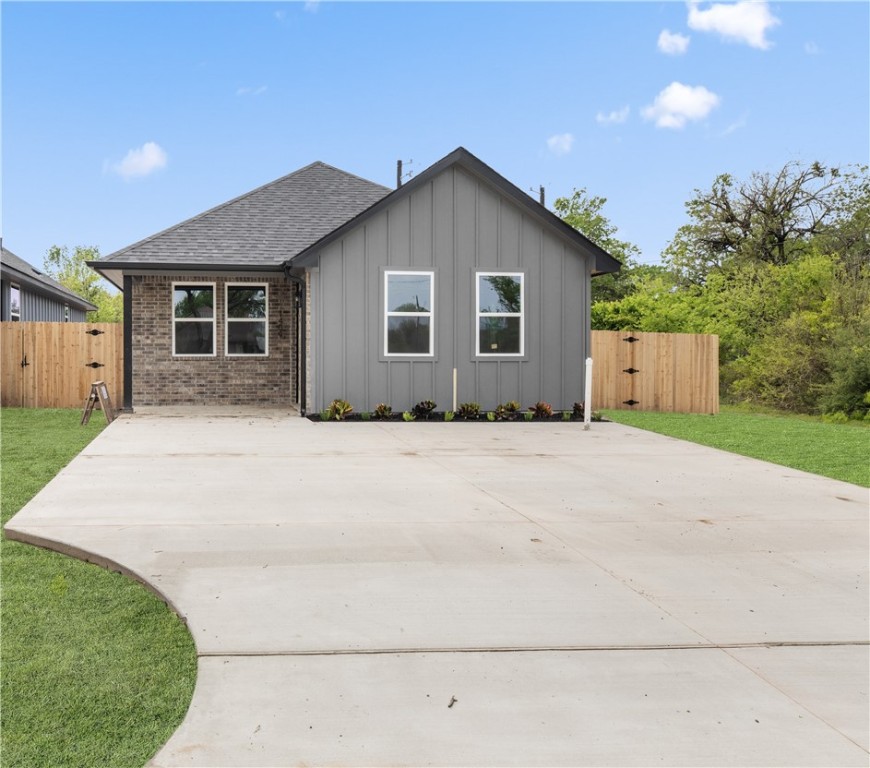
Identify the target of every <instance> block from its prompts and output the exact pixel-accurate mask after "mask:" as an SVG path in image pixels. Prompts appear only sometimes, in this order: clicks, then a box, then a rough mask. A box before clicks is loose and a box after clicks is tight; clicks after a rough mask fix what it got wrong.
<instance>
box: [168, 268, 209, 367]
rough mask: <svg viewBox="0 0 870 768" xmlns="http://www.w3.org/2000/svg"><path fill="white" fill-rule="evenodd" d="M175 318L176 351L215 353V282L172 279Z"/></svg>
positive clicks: (173, 347)
mask: <svg viewBox="0 0 870 768" xmlns="http://www.w3.org/2000/svg"><path fill="white" fill-rule="evenodd" d="M172 318H173V319H172V354H173V355H198V356H200V357H205V356H213V355H214V353H215V351H214V337H215V329H214V323H215V317H214V283H173V285H172Z"/></svg>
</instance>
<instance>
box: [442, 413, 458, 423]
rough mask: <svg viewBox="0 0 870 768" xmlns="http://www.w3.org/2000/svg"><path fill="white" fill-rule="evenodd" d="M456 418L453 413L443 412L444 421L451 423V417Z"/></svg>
mask: <svg viewBox="0 0 870 768" xmlns="http://www.w3.org/2000/svg"><path fill="white" fill-rule="evenodd" d="M454 416H456V414H455V413H453V411H444V421H453V417H454Z"/></svg>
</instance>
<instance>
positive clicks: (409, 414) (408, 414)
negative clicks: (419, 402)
mask: <svg viewBox="0 0 870 768" xmlns="http://www.w3.org/2000/svg"><path fill="white" fill-rule="evenodd" d="M416 420H417V416H416V414H415V413H414V412H413V411H403V412H402V421H416Z"/></svg>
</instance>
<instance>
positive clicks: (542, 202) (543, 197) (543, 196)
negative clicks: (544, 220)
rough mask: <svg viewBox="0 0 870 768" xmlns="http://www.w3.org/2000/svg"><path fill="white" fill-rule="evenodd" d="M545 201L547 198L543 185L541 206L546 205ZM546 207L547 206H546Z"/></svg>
mask: <svg viewBox="0 0 870 768" xmlns="http://www.w3.org/2000/svg"><path fill="white" fill-rule="evenodd" d="M545 199H546V196H545V195H544V187H543V185H542V186H541V205H545V203H544V200H545ZM545 207H546V206H545Z"/></svg>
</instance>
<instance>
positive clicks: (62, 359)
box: [0, 323, 124, 408]
mask: <svg viewBox="0 0 870 768" xmlns="http://www.w3.org/2000/svg"><path fill="white" fill-rule="evenodd" d="M0 363H2V369H0V401H2V404H3V405H4V406H11V407H17V408H82V407H83V406H84V404H85V400H86V399H87V397H88V394H89V393H90V391H91V384H92V383H93V382H95V381H99V380H103V381H105V382H106V384H107V386H108V389H109V394H110V396H111V398H112V400H113V401H114V402H116V403H118V402H123V395H124V326H123V325H122V324H121V323H0Z"/></svg>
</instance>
